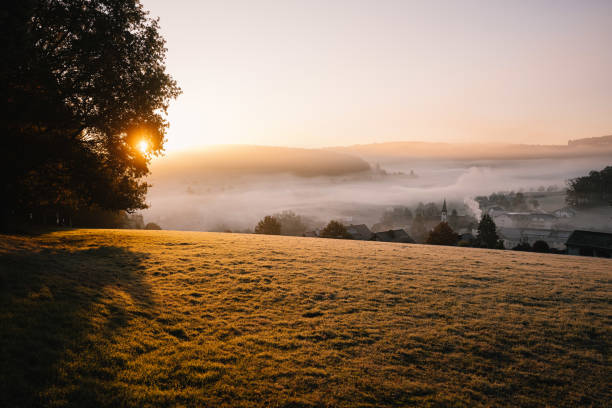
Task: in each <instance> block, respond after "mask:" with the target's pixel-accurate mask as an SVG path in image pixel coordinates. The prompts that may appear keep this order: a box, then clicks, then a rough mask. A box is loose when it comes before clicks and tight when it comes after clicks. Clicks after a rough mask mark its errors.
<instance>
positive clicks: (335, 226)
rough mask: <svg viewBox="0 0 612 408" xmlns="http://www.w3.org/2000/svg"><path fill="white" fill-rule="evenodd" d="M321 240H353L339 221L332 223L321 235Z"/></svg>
mask: <svg viewBox="0 0 612 408" xmlns="http://www.w3.org/2000/svg"><path fill="white" fill-rule="evenodd" d="M319 236H320V237H321V238H344V239H351V238H352V237H351V234H349V233H348V231H347V230H346V227H345V226H344V225H343V224H342V223H341V222H338V221H330V222H329V223H328V224H327V225H326V226H325V228H323V229H322V230H321V232H320V233H319Z"/></svg>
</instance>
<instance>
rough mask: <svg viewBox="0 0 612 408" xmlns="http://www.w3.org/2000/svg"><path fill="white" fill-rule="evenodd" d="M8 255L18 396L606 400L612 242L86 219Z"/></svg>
mask: <svg viewBox="0 0 612 408" xmlns="http://www.w3.org/2000/svg"><path fill="white" fill-rule="evenodd" d="M0 270H1V272H2V273H1V274H0V278H1V279H0V285H1V287H2V289H3V290H2V291H0V295H1V296H0V327H2V336H0V359H1V361H2V364H3V370H2V371H1V374H2V376H1V377H0V405H2V406H6V407H12V406H53V407H64V406H92V407H93V406H95V407H116V406H179V405H187V406H215V407H270V406H273V407H281V406H282V407H308V408H315V407H326V406H334V407H355V406H361V407H399V406H413V405H420V406H478V407H480V406H482V407H491V406H496V407H510V406H517V405H519V406H555V407H574V406H605V405H606V404H608V403H607V402H606V401H608V402H609V401H610V398H611V394H610V365H609V360H608V359H609V352H610V347H611V346H612V344H611V341H612V333H611V332H610V324H609V323H610V319H611V318H612V315H611V308H610V297H611V296H612V286H611V283H612V274H611V271H612V261H610V260H606V259H594V258H585V257H568V256H559V255H549V254H536V253H524V252H514V251H513V252H509V251H495V250H481V249H471V248H457V247H439V246H424V245H406V244H388V243H377V242H364V241H347V240H332V239H319V238H297V237H281V236H262V235H252V234H251V235H245V234H222V233H202V232H180V231H129V230H115V231H113V230H72V231H58V232H54V233H50V234H44V235H39V236H37V237H24V236H9V235H5V236H4V237H3V239H2V240H1V241H0ZM25 362H27V364H25Z"/></svg>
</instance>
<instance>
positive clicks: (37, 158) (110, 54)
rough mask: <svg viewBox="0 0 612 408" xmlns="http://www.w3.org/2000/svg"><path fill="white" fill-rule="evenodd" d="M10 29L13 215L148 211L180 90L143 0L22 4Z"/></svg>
mask: <svg viewBox="0 0 612 408" xmlns="http://www.w3.org/2000/svg"><path fill="white" fill-rule="evenodd" d="M0 30H1V31H2V34H3V38H5V41H3V44H2V55H3V58H2V59H1V62H0V76H1V79H2V80H1V81H0V83H1V85H0V86H1V87H2V95H3V97H2V99H1V102H0V103H1V110H2V119H1V122H2V123H1V125H2V130H3V132H4V134H3V137H2V139H1V142H0V148H1V149H0V150H1V152H2V156H3V157H2V162H3V164H2V167H3V168H2V173H1V176H0V177H1V178H2V189H3V191H2V195H3V198H4V200H3V203H2V207H3V212H5V213H6V212H7V211H8V212H11V213H15V212H18V211H21V212H24V213H31V212H34V211H36V210H38V209H41V208H53V209H54V210H60V209H72V210H74V209H78V208H84V207H90V206H97V207H99V208H102V209H107V210H127V211H132V210H135V209H139V208H145V207H146V203H145V201H144V200H145V195H146V192H147V187H148V185H147V184H146V182H145V181H144V180H143V178H144V177H145V176H146V175H147V174H148V173H149V169H148V164H149V161H150V159H151V157H152V156H155V155H159V154H160V153H161V152H162V151H163V146H164V141H165V139H164V137H165V131H166V128H167V125H168V123H167V121H166V120H165V113H166V109H167V108H168V103H169V101H170V100H171V99H173V98H175V97H176V96H178V95H179V93H180V89H179V88H178V86H177V85H176V83H175V81H174V80H173V79H172V78H171V77H170V76H169V75H168V74H167V73H166V72H165V54H166V49H165V43H164V40H163V38H162V37H161V36H160V34H159V26H158V22H157V20H154V19H151V18H150V17H149V16H148V15H147V12H146V11H145V10H143V8H142V6H141V5H140V3H139V2H138V1H137V0H123V1H117V0H65V1H58V0H21V1H10V2H4V3H3V5H2V9H1V11H0ZM9 39H10V40H9ZM145 145H146V150H145V149H144V147H145Z"/></svg>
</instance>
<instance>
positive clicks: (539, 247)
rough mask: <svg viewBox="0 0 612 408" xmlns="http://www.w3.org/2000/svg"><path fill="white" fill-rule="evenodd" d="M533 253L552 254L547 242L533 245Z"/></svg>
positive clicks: (538, 242) (537, 242)
mask: <svg viewBox="0 0 612 408" xmlns="http://www.w3.org/2000/svg"><path fill="white" fill-rule="evenodd" d="M531 249H532V250H533V252H542V253H546V252H550V247H549V246H548V243H547V242H546V241H542V240H538V241H536V242H534V243H533V247H532V248H531Z"/></svg>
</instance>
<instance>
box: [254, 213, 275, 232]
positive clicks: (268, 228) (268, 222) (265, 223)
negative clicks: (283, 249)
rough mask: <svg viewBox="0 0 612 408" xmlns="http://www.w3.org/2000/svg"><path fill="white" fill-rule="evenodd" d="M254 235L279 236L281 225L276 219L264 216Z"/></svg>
mask: <svg viewBox="0 0 612 408" xmlns="http://www.w3.org/2000/svg"><path fill="white" fill-rule="evenodd" d="M255 233H256V234H267V235H280V233H281V224H280V222H278V221H277V220H276V218H274V217H272V216H270V215H266V216H265V217H264V218H263V219H262V220H261V221H259V223H257V226H256V227H255Z"/></svg>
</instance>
